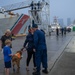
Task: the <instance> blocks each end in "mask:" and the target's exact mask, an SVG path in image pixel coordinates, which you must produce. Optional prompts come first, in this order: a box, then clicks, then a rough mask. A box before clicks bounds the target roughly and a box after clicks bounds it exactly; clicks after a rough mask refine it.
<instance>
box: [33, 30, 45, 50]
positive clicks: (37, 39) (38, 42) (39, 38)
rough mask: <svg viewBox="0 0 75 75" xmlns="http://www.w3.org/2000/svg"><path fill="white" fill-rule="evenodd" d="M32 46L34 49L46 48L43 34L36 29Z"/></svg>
mask: <svg viewBox="0 0 75 75" xmlns="http://www.w3.org/2000/svg"><path fill="white" fill-rule="evenodd" d="M34 47H35V49H36V50H46V41H45V34H44V32H42V31H41V30H38V29H37V30H36V31H35V32H34Z"/></svg>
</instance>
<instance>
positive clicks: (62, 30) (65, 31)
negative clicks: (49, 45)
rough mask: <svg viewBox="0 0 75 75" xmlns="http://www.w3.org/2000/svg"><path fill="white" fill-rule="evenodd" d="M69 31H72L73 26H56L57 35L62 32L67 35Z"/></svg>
mask: <svg viewBox="0 0 75 75" xmlns="http://www.w3.org/2000/svg"><path fill="white" fill-rule="evenodd" d="M67 32H71V28H66V27H64V28H63V27H62V28H60V29H59V28H58V27H57V28H56V35H57V36H59V34H60V33H61V35H62V36H63V35H66V33H67Z"/></svg>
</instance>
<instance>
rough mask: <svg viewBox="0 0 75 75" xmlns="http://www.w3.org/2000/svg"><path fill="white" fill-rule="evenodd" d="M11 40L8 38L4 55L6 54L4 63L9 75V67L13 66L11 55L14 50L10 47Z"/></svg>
mask: <svg viewBox="0 0 75 75" xmlns="http://www.w3.org/2000/svg"><path fill="white" fill-rule="evenodd" d="M10 45H11V41H10V40H8V39H7V40H6V41H5V46H4V48H3V55H4V65H5V74H6V75H9V69H10V68H11V56H12V52H11V49H10Z"/></svg>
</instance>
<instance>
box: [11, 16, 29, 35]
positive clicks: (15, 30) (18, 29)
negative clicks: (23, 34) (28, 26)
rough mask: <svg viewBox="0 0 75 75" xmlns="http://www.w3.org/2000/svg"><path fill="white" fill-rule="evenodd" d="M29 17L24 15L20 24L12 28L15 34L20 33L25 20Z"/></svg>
mask: <svg viewBox="0 0 75 75" xmlns="http://www.w3.org/2000/svg"><path fill="white" fill-rule="evenodd" d="M28 19H29V16H27V15H24V16H23V17H22V18H21V20H20V21H19V22H18V24H17V25H16V26H15V28H14V29H13V30H12V33H13V34H18V32H19V31H20V29H21V28H22V26H23V25H24V24H25V22H26V21H27V20H28Z"/></svg>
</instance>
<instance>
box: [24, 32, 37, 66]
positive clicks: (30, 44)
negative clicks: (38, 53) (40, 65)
mask: <svg viewBox="0 0 75 75" xmlns="http://www.w3.org/2000/svg"><path fill="white" fill-rule="evenodd" d="M27 44H28V46H27V62H26V65H27V66H29V62H30V60H31V57H32V55H33V63H34V67H36V65H35V52H34V51H33V48H34V40H33V35H32V34H31V33H29V34H28V35H27V37H26V40H25V43H24V46H23V47H26V45H27Z"/></svg>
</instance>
